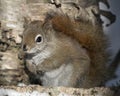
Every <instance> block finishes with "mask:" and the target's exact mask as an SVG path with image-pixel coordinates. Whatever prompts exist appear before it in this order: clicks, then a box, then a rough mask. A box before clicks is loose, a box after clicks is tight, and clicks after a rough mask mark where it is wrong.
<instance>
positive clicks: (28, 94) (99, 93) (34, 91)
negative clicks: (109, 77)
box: [0, 85, 114, 96]
mask: <svg viewBox="0 0 120 96" xmlns="http://www.w3.org/2000/svg"><path fill="white" fill-rule="evenodd" d="M7 95H8V96H113V95H114V92H113V91H111V90H110V89H109V88H97V87H96V88H90V89H82V88H80V89H77V88H65V87H54V88H45V87H41V86H35V85H32V86H24V87H16V86H1V87H0V96H7Z"/></svg>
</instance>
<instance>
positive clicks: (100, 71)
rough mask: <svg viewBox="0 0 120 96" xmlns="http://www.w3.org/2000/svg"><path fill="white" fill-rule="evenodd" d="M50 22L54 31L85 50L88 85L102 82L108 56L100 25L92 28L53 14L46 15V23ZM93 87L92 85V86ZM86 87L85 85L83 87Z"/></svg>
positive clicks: (88, 24)
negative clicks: (87, 59)
mask: <svg viewBox="0 0 120 96" xmlns="http://www.w3.org/2000/svg"><path fill="white" fill-rule="evenodd" d="M48 21H49V22H51V23H52V27H53V29H54V30H55V31H57V32H61V33H63V34H65V35H67V36H70V37H71V38H72V39H75V40H76V41H78V42H79V43H80V45H82V47H83V48H85V49H86V50H87V53H88V55H89V57H90V71H89V76H88V79H89V80H90V81H88V82H86V83H88V86H89V83H90V82H91V83H92V82H93V81H97V80H98V82H104V80H105V76H106V74H107V68H106V63H107V61H108V58H109V54H108V53H107V52H106V49H107V47H108V42H107V37H106V36H105V34H104V33H103V30H102V27H101V26H100V25H96V26H93V25H92V24H91V23H89V22H84V21H81V22H77V21H72V20H71V19H70V18H69V17H68V16H66V15H62V14H58V13H54V14H52V15H51V14H48V16H47V18H46V22H48ZM93 85H94V84H93ZM85 86H87V84H86V85H85Z"/></svg>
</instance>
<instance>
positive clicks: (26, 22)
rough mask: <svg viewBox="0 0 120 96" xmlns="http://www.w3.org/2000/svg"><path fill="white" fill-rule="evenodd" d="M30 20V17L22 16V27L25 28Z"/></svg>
mask: <svg viewBox="0 0 120 96" xmlns="http://www.w3.org/2000/svg"><path fill="white" fill-rule="evenodd" d="M30 22H31V18H30V17H24V25H23V27H24V28H26V27H27V25H28V24H29V23H30Z"/></svg>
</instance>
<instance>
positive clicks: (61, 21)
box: [21, 13, 109, 88]
mask: <svg viewBox="0 0 120 96" xmlns="http://www.w3.org/2000/svg"><path fill="white" fill-rule="evenodd" d="M107 45H108V44H107V39H106V36H105V35H104V33H103V30H102V28H101V26H99V25H96V26H93V25H92V24H91V23H89V22H84V21H81V22H79V23H78V22H75V21H73V20H71V19H70V18H69V16H66V15H63V14H59V13H54V15H50V14H48V15H47V16H46V19H45V20H44V22H41V21H32V22H27V23H26V28H25V30H24V32H23V40H22V52H23V54H24V58H25V61H26V67H27V68H28V70H29V71H30V72H31V73H33V74H35V76H36V77H38V78H39V80H40V81H41V84H42V85H43V86H65V87H82V88H89V87H97V86H100V85H101V84H102V83H104V81H105V75H106V73H107V72H106V65H105V64H106V62H107V60H108V57H109V55H108V53H107V52H106V48H107ZM22 52H21V54H22ZM41 73H42V74H41Z"/></svg>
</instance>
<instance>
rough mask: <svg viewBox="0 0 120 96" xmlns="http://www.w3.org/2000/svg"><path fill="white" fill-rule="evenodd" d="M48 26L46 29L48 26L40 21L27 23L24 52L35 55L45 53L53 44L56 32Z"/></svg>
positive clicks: (24, 34) (24, 33)
mask: <svg viewBox="0 0 120 96" xmlns="http://www.w3.org/2000/svg"><path fill="white" fill-rule="evenodd" d="M48 25H50V24H48ZM48 25H47V27H46V24H44V23H43V22H42V21H39V20H36V21H31V22H27V24H26V26H25V30H24V32H23V40H22V50H23V51H25V52H26V53H29V54H35V53H38V52H40V51H43V50H44V49H45V48H46V47H47V46H48V45H49V43H50V42H53V37H54V35H53V34H54V31H53V29H52V28H51V27H50V26H48ZM51 31H52V32H51Z"/></svg>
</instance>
